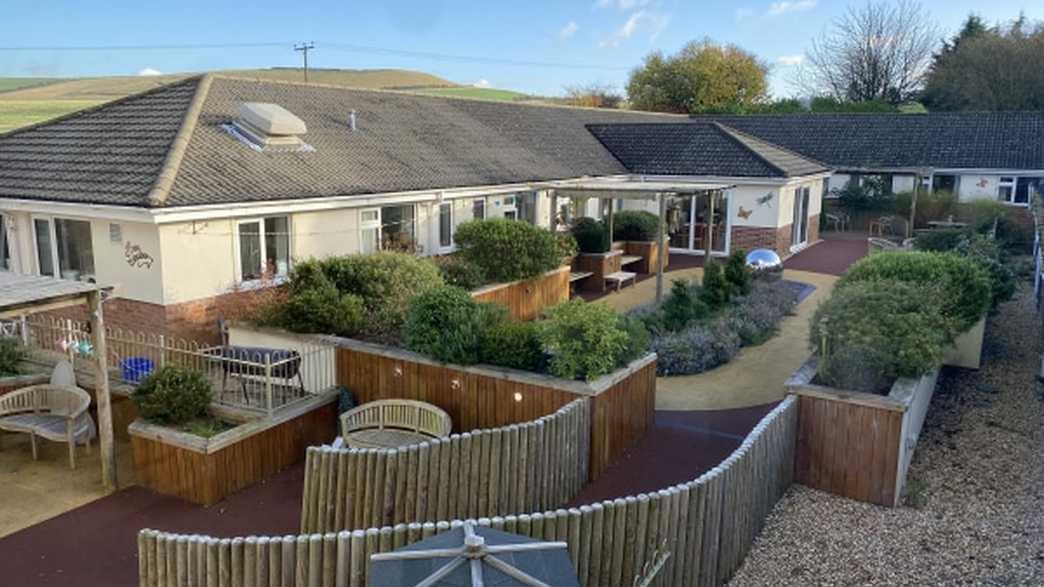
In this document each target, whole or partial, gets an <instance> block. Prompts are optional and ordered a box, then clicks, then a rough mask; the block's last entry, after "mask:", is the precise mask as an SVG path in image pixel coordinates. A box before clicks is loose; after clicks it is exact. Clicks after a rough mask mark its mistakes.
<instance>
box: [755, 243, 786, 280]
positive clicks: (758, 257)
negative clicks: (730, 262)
mask: <svg viewBox="0 0 1044 587" xmlns="http://www.w3.org/2000/svg"><path fill="white" fill-rule="evenodd" d="M747 267H750V268H751V271H753V272H754V278H755V279H761V280H764V281H779V280H780V279H781V278H782V277H783V261H782V260H781V259H780V258H779V255H777V254H776V252H775V251H772V250H769V249H754V250H753V251H751V252H749V253H747Z"/></svg>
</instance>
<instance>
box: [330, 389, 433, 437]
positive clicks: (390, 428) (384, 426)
mask: <svg viewBox="0 0 1044 587" xmlns="http://www.w3.org/2000/svg"><path fill="white" fill-rule="evenodd" d="M452 427H453V422H452V420H450V417H449V414H447V413H446V412H444V411H443V410H442V409H441V408H439V407H438V406H433V405H431V404H429V403H425V402H419V401H414V400H408V399H386V400H378V401H373V402H369V403H366V404H363V405H361V406H359V407H357V408H355V409H353V410H349V411H347V412H345V413H343V414H341V437H342V438H343V439H344V443H345V444H346V445H348V446H349V447H352V448H395V447H398V446H406V445H410V444H417V443H420V442H424V441H425V440H431V439H433V438H445V437H447V436H449V435H450V431H451V430H452Z"/></svg>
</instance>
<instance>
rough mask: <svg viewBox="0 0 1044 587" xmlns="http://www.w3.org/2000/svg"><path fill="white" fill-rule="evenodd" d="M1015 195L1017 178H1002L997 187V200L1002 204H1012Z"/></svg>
mask: <svg viewBox="0 0 1044 587" xmlns="http://www.w3.org/2000/svg"><path fill="white" fill-rule="evenodd" d="M1014 195H1015V178H1014V177H1002V178H1000V183H999V184H998V185H997V199H998V200H1000V201H1001V202H1011V201H1012V198H1013V196H1014Z"/></svg>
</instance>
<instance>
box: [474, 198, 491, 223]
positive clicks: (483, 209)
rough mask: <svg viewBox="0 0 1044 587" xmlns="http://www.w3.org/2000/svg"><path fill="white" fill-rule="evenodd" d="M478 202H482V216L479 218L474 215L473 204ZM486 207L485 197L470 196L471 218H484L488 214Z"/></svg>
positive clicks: (487, 205)
mask: <svg viewBox="0 0 1044 587" xmlns="http://www.w3.org/2000/svg"><path fill="white" fill-rule="evenodd" d="M479 202H482V217H481V218H479V217H478V216H475V204H477V203H479ZM488 207H489V202H487V201H486V198H485V197H482V198H472V199H471V219H472V220H485V219H486V216H487V215H488V214H489V212H488V211H487V210H486V208H488Z"/></svg>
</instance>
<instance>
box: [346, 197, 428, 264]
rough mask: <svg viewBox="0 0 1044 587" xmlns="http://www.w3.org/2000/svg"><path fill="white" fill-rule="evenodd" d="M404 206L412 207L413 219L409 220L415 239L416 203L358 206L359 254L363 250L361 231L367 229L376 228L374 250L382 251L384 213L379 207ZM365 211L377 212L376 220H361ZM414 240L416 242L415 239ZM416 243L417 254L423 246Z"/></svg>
mask: <svg viewBox="0 0 1044 587" xmlns="http://www.w3.org/2000/svg"><path fill="white" fill-rule="evenodd" d="M406 206H409V207H411V208H413V219H412V220H411V222H412V223H413V238H414V239H416V238H417V232H418V231H417V205H416V204H413V203H404V204H386V205H384V206H374V207H371V208H360V209H359V253H360V254H363V250H362V243H363V232H365V231H367V230H373V229H377V249H376V250H375V251H374V252H377V251H383V250H384V214H383V213H382V212H381V208H395V207H406ZM367 212H375V213H376V214H377V220H363V214H366V213H367ZM429 238H430V236H429ZM414 242H415V243H416V240H415V241H414ZM417 244H418V247H417V251H418V254H419V253H420V252H421V251H422V250H423V249H424V247H423V246H420V243H417Z"/></svg>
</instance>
